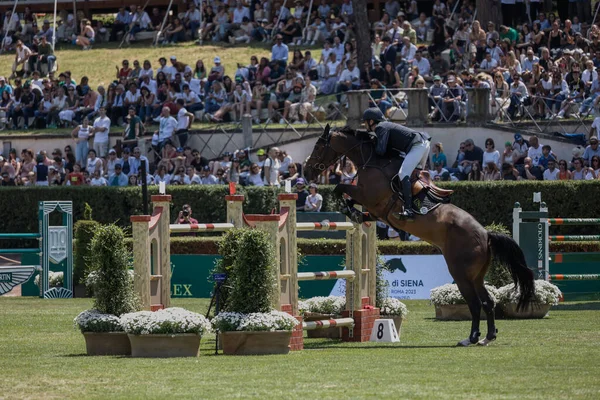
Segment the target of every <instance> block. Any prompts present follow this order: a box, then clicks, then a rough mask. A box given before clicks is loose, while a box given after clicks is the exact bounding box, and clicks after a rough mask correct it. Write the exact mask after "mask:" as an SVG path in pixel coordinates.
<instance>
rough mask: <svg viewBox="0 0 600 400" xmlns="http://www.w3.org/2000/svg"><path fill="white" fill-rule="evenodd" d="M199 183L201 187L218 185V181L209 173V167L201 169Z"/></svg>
mask: <svg viewBox="0 0 600 400" xmlns="http://www.w3.org/2000/svg"><path fill="white" fill-rule="evenodd" d="M200 183H201V184H202V185H218V184H219V180H218V179H217V177H216V176H214V175H213V174H212V173H211V171H210V167H209V166H208V165H207V166H205V167H202V171H200Z"/></svg>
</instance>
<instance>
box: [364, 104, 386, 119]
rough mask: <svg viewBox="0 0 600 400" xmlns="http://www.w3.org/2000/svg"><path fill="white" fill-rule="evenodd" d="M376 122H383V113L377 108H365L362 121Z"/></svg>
mask: <svg viewBox="0 0 600 400" xmlns="http://www.w3.org/2000/svg"><path fill="white" fill-rule="evenodd" d="M370 120H373V121H376V122H381V121H384V120H385V117H384V116H383V113H382V112H381V110H380V109H379V108H377V107H371V108H367V109H366V110H365V112H364V113H363V121H370Z"/></svg>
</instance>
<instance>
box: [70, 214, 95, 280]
mask: <svg viewBox="0 0 600 400" xmlns="http://www.w3.org/2000/svg"><path fill="white" fill-rule="evenodd" d="M99 226H100V224H99V223H98V222H96V221H91V220H83V219H82V220H81V221H77V222H76V223H75V226H74V227H73V230H74V231H75V246H74V249H73V250H74V252H75V254H74V256H73V283H74V284H75V285H80V284H83V283H84V279H85V277H86V276H87V274H88V273H89V268H88V261H89V256H90V242H91V241H92V238H93V237H94V233H95V232H96V230H97V229H98V227H99Z"/></svg>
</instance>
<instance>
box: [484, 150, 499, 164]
mask: <svg viewBox="0 0 600 400" xmlns="http://www.w3.org/2000/svg"><path fill="white" fill-rule="evenodd" d="M489 162H493V163H494V164H496V165H497V166H498V167H500V153H499V152H498V150H495V151H493V152H491V153H488V152H487V151H484V152H483V162H482V164H483V166H484V167H485V166H487V164H488V163H489Z"/></svg>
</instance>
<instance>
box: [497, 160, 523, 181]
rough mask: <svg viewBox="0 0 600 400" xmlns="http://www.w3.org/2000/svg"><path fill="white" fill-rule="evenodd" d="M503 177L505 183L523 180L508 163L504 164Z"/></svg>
mask: <svg viewBox="0 0 600 400" xmlns="http://www.w3.org/2000/svg"><path fill="white" fill-rule="evenodd" d="M501 175H502V180H503V181H516V180H519V179H521V177H520V176H519V171H518V170H517V169H516V168H515V167H514V166H512V165H510V164H508V163H504V164H502V171H501Z"/></svg>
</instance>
